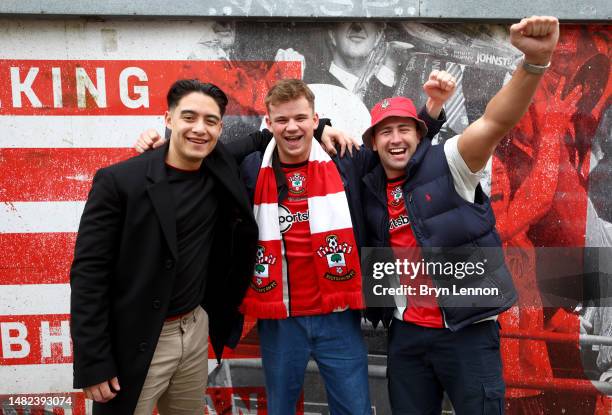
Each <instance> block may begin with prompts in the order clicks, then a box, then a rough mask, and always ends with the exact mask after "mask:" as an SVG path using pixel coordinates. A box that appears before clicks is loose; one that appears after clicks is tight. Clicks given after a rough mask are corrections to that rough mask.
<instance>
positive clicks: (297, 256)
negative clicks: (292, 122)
mask: <svg viewBox="0 0 612 415" xmlns="http://www.w3.org/2000/svg"><path fill="white" fill-rule="evenodd" d="M282 168H283V172H284V173H285V177H286V178H287V187H288V195H287V199H286V200H285V201H283V202H282V203H280V204H279V205H278V219H279V222H280V230H281V236H282V242H283V245H284V248H285V252H286V258H287V273H288V278H287V280H288V282H289V283H288V289H289V291H290V296H289V298H290V299H291V302H290V304H289V313H290V315H291V316H307V315H314V314H321V313H322V311H321V292H320V290H319V283H318V279H317V273H316V270H315V264H314V261H313V260H312V252H313V247H312V242H311V237H310V225H309V222H308V219H309V215H310V213H309V211H308V177H307V171H308V162H307V161H306V162H304V163H299V164H282Z"/></svg>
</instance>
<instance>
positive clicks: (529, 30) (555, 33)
mask: <svg viewBox="0 0 612 415" xmlns="http://www.w3.org/2000/svg"><path fill="white" fill-rule="evenodd" d="M557 40H559V21H558V20H557V18H556V17H552V16H532V17H529V18H526V19H523V20H521V21H520V22H519V23H516V24H513V25H512V26H510V42H511V43H512V45H513V46H514V47H515V48H517V49H518V50H520V51H521V52H523V53H524V54H525V62H527V63H531V64H535V65H546V64H548V63H549V62H550V58H551V57H552V54H553V51H554V50H555V46H556V45H557Z"/></svg>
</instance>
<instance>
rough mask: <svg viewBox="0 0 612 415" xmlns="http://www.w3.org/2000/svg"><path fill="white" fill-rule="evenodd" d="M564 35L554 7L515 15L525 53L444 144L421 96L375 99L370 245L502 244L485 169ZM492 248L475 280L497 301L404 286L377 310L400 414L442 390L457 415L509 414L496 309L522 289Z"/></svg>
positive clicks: (436, 409)
mask: <svg viewBox="0 0 612 415" xmlns="http://www.w3.org/2000/svg"><path fill="white" fill-rule="evenodd" d="M558 37H559V25H558V21H557V19H556V18H554V17H538V16H534V17H531V18H528V19H523V20H521V22H520V23H517V24H515V25H513V26H512V27H511V28H510V40H511V42H512V44H513V45H514V46H515V47H516V48H518V49H519V50H520V51H521V52H523V53H524V55H525V56H524V60H523V61H522V62H521V63H520V64H519V65H518V67H517V69H516V71H515V72H514V74H513V77H512V79H511V80H510V81H509V82H508V83H507V84H506V85H505V86H504V87H503V88H502V89H501V90H500V91H499V92H498V93H497V94H496V95H495V97H493V99H492V100H491V101H490V102H489V104H488V105H487V108H486V110H485V113H484V115H483V116H482V117H481V118H479V119H478V120H476V121H475V122H474V123H473V124H471V125H470V126H468V127H467V128H466V129H465V131H464V132H463V133H462V134H461V135H459V136H456V137H454V138H452V139H450V140H448V141H447V142H446V143H445V144H444V145H440V146H432V145H431V142H430V140H429V139H427V138H426V137H425V135H426V132H427V127H426V126H425V123H424V122H423V121H422V120H420V119H419V117H418V116H417V113H416V110H415V108H414V105H413V104H412V102H411V101H410V100H408V99H406V98H403V97H395V98H389V99H385V100H383V101H381V102H379V103H378V104H376V105H375V106H374V108H373V109H372V111H371V116H372V123H371V126H370V128H368V129H367V130H366V131H365V133H364V134H363V141H364V143H365V145H366V146H367V147H369V148H371V149H372V150H374V151H375V152H377V153H378V156H379V159H380V164H379V165H377V166H376V167H374V168H373V169H371V170H370V172H369V173H368V174H366V175H365V176H364V177H363V188H362V195H361V196H362V201H363V214H364V218H365V222H366V224H367V225H366V226H367V229H366V234H367V237H368V244H367V245H369V246H374V247H391V248H394V252H397V251H396V250H395V248H416V249H413V250H410V253H408V254H407V255H408V257H409V258H408V259H409V260H411V261H415V262H416V261H419V260H420V258H419V256H420V255H421V250H422V253H423V256H424V257H427V254H426V252H430V251H431V250H428V248H439V247H459V246H471V247H476V248H477V249H478V250H482V248H488V247H499V246H501V241H500V238H499V236H498V235H497V232H496V231H495V218H494V216H493V211H492V208H491V204H490V202H489V199H488V198H487V196H486V195H485V194H484V192H483V191H482V189H481V187H480V185H479V181H480V178H481V172H482V171H483V169H484V167H485V165H486V163H487V161H488V160H489V158H490V157H491V156H492V154H493V152H494V150H495V148H496V146H497V145H498V143H499V142H500V141H501V139H502V138H503V137H504V135H505V134H506V133H507V132H508V131H509V130H510V129H511V128H512V127H513V126H514V125H515V124H516V123H517V122H518V120H519V119H520V118H521V117H522V115H523V114H524V113H525V111H526V110H527V107H528V106H529V104H530V102H531V99H532V97H533V95H534V93H535V91H536V88H537V86H538V83H539V81H540V78H541V77H542V74H543V73H544V72H545V70H546V68H547V67H548V66H549V64H550V59H551V56H552V53H553V50H554V48H555V45H556V43H557V39H558ZM453 87H454V85H452V84H451V83H450V81H449V82H448V83H447V84H446V85H443V87H442V88H439V89H438V92H439V97H438V98H439V99H444V98H448V96H447V95H448V93H449V91H452V89H453ZM433 98H435V97H433ZM483 251H484V250H483ZM497 251H498V250H495V251H494V252H497ZM486 252H490V251H486ZM486 255H488V256H486V257H485V258H486V259H485V261H486V260H489V265H488V266H487V274H486V275H487V278H482V279H480V280H478V281H477V282H475V284H480V287H484V286H485V285H486V284H494V285H495V286H496V287H497V288H498V289H499V295H498V296H496V297H495V298H494V299H488V300H487V301H484V300H482V298H483V297H479V298H480V299H481V301H480V302H479V300H478V298H476V297H473V296H472V297H465V298H462V297H458V296H455V297H453V296H452V295H440V296H438V295H424V296H404V297H403V298H400V299H399V301H397V300H396V307H395V308H394V309H391V310H389V309H383V308H373V307H372V308H370V309H369V310H368V318H369V319H370V320H371V321H372V322H373V323H374V324H377V323H378V322H379V321H381V320H382V321H383V324H385V325H386V326H388V325H389V324H390V332H389V350H388V377H389V394H390V399H391V406H392V409H393V413H394V414H436V413H437V414H439V413H440V411H441V401H442V393H443V391H446V392H447V394H448V395H449V397H450V399H451V401H452V403H453V406H454V409H455V411H456V413H457V414H458V415H463V414H465V415H468V414H469V415H472V414H476V413H479V414H480V413H484V414H493V413H494V414H499V413H503V408H504V391H505V385H504V382H503V378H502V369H501V358H500V353H499V326H498V323H497V321H496V315H497V314H499V313H500V312H502V311H504V310H506V309H508V308H509V307H510V306H512V304H513V303H514V302H515V301H516V298H517V295H516V291H515V289H514V286H513V284H512V277H511V276H510V273H509V272H508V270H507V268H506V266H505V264H504V261H503V256H498V257H496V258H495V257H492V255H493V254H490V253H487V254H486ZM498 255H499V253H498ZM396 256H397V255H396ZM500 258H501V260H499V259H500ZM426 259H427V258H426ZM492 259H497V260H498V261H497V262H496V261H492ZM495 262H496V263H495ZM493 263H495V264H493ZM364 273H367V271H366V269H365V268H364ZM453 276H455V277H457V276H456V275H453ZM432 277H433V278H430V277H429V276H426V275H422V274H419V275H418V276H417V277H416V279H415V280H414V281H413V284H416V285H417V286H425V287H432V288H433V287H435V286H440V284H441V283H440V280H439V279H436V277H435V276H432ZM457 278H458V277H457ZM366 279H367V277H366ZM432 280H434V281H432ZM451 280H452V278H451ZM474 281H476V280H474ZM434 282H435V285H434ZM434 292H435V291H434ZM367 296H368V293H367V289H366V297H367ZM475 298H476V300H475ZM391 322H392V323H391Z"/></svg>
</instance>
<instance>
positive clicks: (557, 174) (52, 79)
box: [0, 1, 612, 414]
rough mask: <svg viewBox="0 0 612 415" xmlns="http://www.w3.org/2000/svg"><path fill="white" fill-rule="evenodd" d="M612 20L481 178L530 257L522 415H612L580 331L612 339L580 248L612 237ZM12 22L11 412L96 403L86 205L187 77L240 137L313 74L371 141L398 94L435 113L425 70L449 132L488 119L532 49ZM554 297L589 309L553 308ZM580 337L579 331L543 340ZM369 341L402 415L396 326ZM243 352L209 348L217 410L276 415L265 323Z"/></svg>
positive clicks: (597, 278)
mask: <svg viewBox="0 0 612 415" xmlns="http://www.w3.org/2000/svg"><path fill="white" fill-rule="evenodd" d="M238 3H240V4H242V3H245V4H243V6H244V7H246V6H247V5H246V3H249V5H250V4H251V2H236V7H238V6H240V4H238ZM256 3H257V4H260V5H261V6H262V7H264V6H265V5H266V4H267V3H266V2H263V1H259V2H256ZM278 3H279V2H275V3H274V4H278ZM315 3H316V2H314V3H312V5H313V6H312V7H318V6H317V4H318V3H317V4H315ZM320 3H321V5H320V6H321V7H322V3H326V2H320ZM340 3H341V2H339V3H338V4H340ZM373 3H375V2H373ZM304 4H305V3H304ZM309 4H310V3H309ZM249 7H250V6H249ZM309 7H310V6H309ZM610 29H611V27H610V26H609V25H608V26H605V25H580V26H563V27H562V37H561V40H560V43H559V46H558V50H557V52H556V54H555V56H554V59H553V65H552V67H551V69H550V70H549V71H548V72H547V73H546V74H545V75H544V78H543V80H542V84H541V88H540V90H539V91H538V93H537V94H536V97H535V99H534V103H533V104H532V106H531V107H530V109H529V111H528V113H527V114H526V115H525V117H524V118H523V119H522V120H521V122H520V123H519V125H518V126H517V127H516V128H515V129H514V130H513V131H512V132H511V133H510V134H509V135H508V136H507V137H506V138H505V139H504V141H503V142H502V144H501V145H500V146H499V147H498V151H497V153H496V154H495V156H494V157H493V160H492V163H491V167H490V168H489V175H488V177H487V179H486V180H484V181H483V183H482V185H483V187H484V188H485V189H487V191H488V192H489V193H490V195H491V199H492V202H493V208H494V210H495V213H496V216H497V227H498V230H499V232H500V235H501V237H502V240H503V242H504V245H505V246H507V247H513V248H514V247H516V248H524V249H523V250H517V251H511V252H517V254H515V255H509V256H508V258H507V260H508V264H509V267H510V269H511V272H512V275H513V277H514V278H515V282H516V285H517V287H518V289H519V291H520V293H521V300H520V302H519V304H518V305H517V306H516V307H514V308H512V309H511V310H509V311H508V312H506V313H505V314H504V315H502V316H501V317H500V322H501V324H502V326H503V330H502V335H504V332H505V331H507V332H508V333H519V334H520V333H523V335H524V336H523V338H521V339H519V338H517V337H516V336H515V337H504V338H503V339H502V354H503V360H504V371H505V372H504V373H505V378H506V381H507V384H508V390H507V394H506V397H507V410H508V412H507V413H509V414H512V413H529V414H532V413H533V414H538V413H547V414H548V413H550V414H556V413H569V414H608V413H610V411H611V410H612V402H611V400H610V397H609V396H608V397H606V396H605V393H602V392H601V391H599V390H598V389H597V388H596V386H599V387H601V385H605V383H606V382H607V384H610V385H612V347H610V346H600V345H587V344H580V343H579V339H578V334H579V333H580V332H581V331H582V332H584V333H588V334H594V335H601V336H608V337H611V336H612V311H611V310H612V302H611V300H610V299H611V298H612V286H610V285H609V283H608V277H609V274H611V273H612V272H610V271H608V273H607V277H606V275H603V276H602V275H601V273H597V272H590V273H589V270H590V269H591V268H593V267H594V264H595V263H596V264H597V266H598V267H600V269H601V264H602V263H603V264H604V267H607V268H606V269H607V270H610V268H612V266H610V264H609V263H606V260H607V261H612V260H611V259H609V258H610V256H607V257H606V255H605V251H597V250H587V249H584V250H583V248H585V247H587V248H588V247H608V248H609V247H612V197H610V195H609V191H608V189H609V188H610V187H611V185H612V164H611V163H612V136H611V131H612V128H611V127H612V125H611V124H612V114H611V112H612V110H611V109H610V107H611V106H610V103H611V96H612V80H611V79H610V57H611V55H612V46H611V45H612V43H611V39H610V37H611V36H612V33H611V30H610ZM0 32H1V33H3V35H2V37H1V38H0V129H1V131H2V134H1V135H0V243H1V246H2V247H3V249H2V250H1V251H0V413H22V412H19V411H23V410H24V409H28V408H31V407H32V405H33V404H35V403H37V404H38V407H41V406H43V407H45V408H47V409H49V410H55V412H54V413H75V414H78V413H81V414H82V413H85V412H86V403H85V400H84V399H83V396H82V394H80V393H79V392H78V391H74V390H72V388H71V384H72V368H71V361H72V359H71V356H72V351H71V343H70V333H69V286H68V282H69V279H68V270H69V267H70V263H71V259H72V250H73V246H74V240H75V236H76V230H77V227H78V222H79V218H80V214H81V211H82V208H83V204H84V201H85V199H86V197H87V192H88V190H89V187H90V182H91V179H92V177H93V174H94V172H95V171H96V170H97V169H98V168H100V167H102V166H104V165H108V164H111V163H114V162H116V161H119V160H122V159H125V158H128V157H131V156H133V155H134V154H135V153H134V152H133V150H131V146H132V144H133V143H134V141H135V140H136V138H137V136H138V134H139V133H140V132H141V131H143V130H145V129H147V128H157V129H158V130H160V131H161V130H162V129H163V125H162V117H161V115H162V114H163V111H164V110H165V93H166V91H167V89H168V87H169V85H170V84H171V83H172V82H173V81H174V80H176V79H177V78H179V77H198V78H200V79H206V80H210V81H212V82H214V83H216V84H218V85H219V86H220V87H221V88H223V89H224V90H225V91H226V92H227V93H228V95H229V97H230V106H229V107H228V112H227V115H226V118H225V128H224V133H223V139H224V140H226V141H231V140H235V139H238V138H239V137H241V136H242V135H244V134H245V133H248V132H250V131H251V130H253V129H258V128H259V127H260V125H261V121H262V118H261V116H262V114H263V113H264V111H265V107H264V105H263V97H264V96H265V93H266V91H267V89H268V87H269V86H270V85H272V84H273V83H274V82H275V81H276V80H277V79H281V78H285V77H303V79H304V80H306V81H307V82H308V83H309V84H310V85H312V89H313V90H314V91H315V94H316V96H317V98H316V109H317V111H318V112H319V113H320V114H321V115H323V116H327V117H330V118H331V119H332V121H333V122H334V125H335V126H336V127H339V128H342V129H345V130H347V131H349V132H350V133H351V134H352V135H354V136H356V137H359V136H360V135H361V131H363V130H364V129H365V128H366V127H367V126H368V125H369V111H368V109H369V107H371V106H372V105H373V104H374V103H375V102H377V101H379V100H380V99H382V98H384V97H387V96H392V95H398V94H399V95H404V96H408V97H411V98H413V99H414V100H415V102H416V103H417V105H422V104H423V103H424V101H425V97H424V94H423V92H422V89H421V86H422V84H423V83H424V81H425V80H426V78H427V76H428V74H429V73H430V71H431V70H433V69H444V70H447V71H449V72H451V73H453V74H454V75H455V76H456V78H457V79H458V80H459V88H458V90H457V93H456V94H455V96H454V97H453V98H451V99H450V100H449V102H448V103H447V105H446V113H447V119H448V121H447V123H446V125H445V127H444V128H443V130H442V131H441V132H440V134H439V135H438V136H437V138H436V142H438V143H441V142H443V141H444V140H446V139H448V138H450V137H452V136H454V135H456V134H458V133H461V132H462V131H463V129H465V127H466V126H467V125H468V124H469V123H470V122H473V121H474V120H475V119H476V118H477V117H479V116H480V115H481V114H482V112H483V111H484V108H485V106H486V103H487V102H488V100H489V99H490V98H491V97H492V96H493V94H494V93H495V92H496V91H497V90H498V89H499V88H500V87H501V86H502V85H503V84H504V82H505V80H507V79H508V76H509V74H510V73H511V71H512V70H513V68H514V67H515V65H516V64H517V62H518V60H519V59H520V56H518V55H517V52H516V50H514V49H513V48H512V47H511V46H510V44H509V42H508V40H507V29H506V28H505V27H504V26H498V25H483V24H476V23H474V24H420V23H413V22H410V23H408V22H386V23H385V22H339V23H335V22H329V23H316V22H310V23H272V22H268V23H261V22H258V23H250V22H234V21H222V22H221V21H219V22H215V21H199V22H197V21H189V22H166V21H138V22H130V21H111V22H85V21H81V20H67V21H61V20H54V21H30V20H24V21H7V20H4V21H0ZM541 247H565V248H575V249H574V251H576V252H578V254H576V255H574V256H571V257H568V258H560V259H559V261H560V262H563V261H565V262H564V263H567V266H568V267H570V268H572V267H573V268H576V269H577V271H576V273H574V274H572V273H568V275H575V276H574V277H569V278H567V279H564V280H563V283H560V282H559V281H560V280H558V279H557V280H555V281H554V283H551V282H550V281H547V280H542V279H541V277H539V275H540V274H539V272H538V270H539V267H541V258H539V257H538V255H537V254H538V252H540V251H535V250H534V249H533V248H541ZM572 252H573V251H572ZM598 252H599V255H597V253H598ZM587 274H588V278H587ZM576 290H578V291H580V293H581V294H580V295H579V296H577V295H575V291H576ZM551 295H563V296H564V298H569V299H572V298H576V301H574V302H573V303H572V301H567V303H568V304H567V306H564V307H558V306H556V307H552V306H550V301H549V298H550V296H551ZM563 333H565V334H566V336H564V337H563V336H562V337H563V338H564V339H565V340H564V341H562V342H560V341H554V342H553V341H550V339H549V341H547V340H546V336H547V335H548V337H549V338H552V337H553V335H558V336H559V335H561V334H563ZM364 335H365V337H366V339H367V342H368V345H369V353H370V356H371V361H370V363H371V366H370V373H371V395H372V404H373V406H374V408H375V410H376V413H377V414H387V413H390V410H389V406H388V402H387V397H386V379H385V378H384V368H385V333H384V331H382V330H373V329H371V328H368V327H367V326H364ZM519 337H520V336H519ZM557 338H559V337H557ZM227 356H228V359H226V360H225V364H223V365H221V366H217V365H216V362H215V361H214V360H212V356H210V357H211V360H210V362H209V371H210V372H211V373H210V376H209V385H210V387H209V388H208V390H207V392H206V395H205V399H206V402H207V404H208V410H207V411H208V413H211V414H213V413H236V414H238V413H243V414H247V413H249V414H257V413H262V414H263V413H265V391H264V389H263V384H264V383H263V374H262V371H261V363H260V360H259V358H258V356H259V352H258V345H257V335H256V330H255V329H254V322H253V321H247V324H246V328H245V332H244V333H243V339H242V342H241V345H240V346H239V347H238V348H237V349H236V350H235V351H232V352H228V354H227ZM591 381H594V382H602V383H591ZM320 383H321V382H320V381H319V380H318V374H317V373H316V366H314V365H313V367H312V368H309V374H308V376H307V378H306V382H305V388H304V395H303V399H302V400H301V402H300V406H301V411H302V412H305V413H327V409H326V405H325V402H326V399H325V391H324V389H323V388H322V387H321V385H320ZM606 390H607V391H610V389H609V388H608V389H606ZM604 392H605V390H604ZM608 393H609V392H608ZM42 398H45V399H44V402H42V400H43V399H42ZM54 398H55V399H54ZM36 399H37V400H36ZM60 401H61V402H60ZM53 408H55V409H53Z"/></svg>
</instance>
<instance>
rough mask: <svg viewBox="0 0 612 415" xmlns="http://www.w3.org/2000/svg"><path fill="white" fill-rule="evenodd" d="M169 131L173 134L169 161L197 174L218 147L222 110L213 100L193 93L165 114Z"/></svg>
mask: <svg viewBox="0 0 612 415" xmlns="http://www.w3.org/2000/svg"><path fill="white" fill-rule="evenodd" d="M165 121H166V127H168V128H169V129H170V130H172V136H171V137H170V148H169V149H168V155H167V157H166V161H167V162H168V164H170V165H171V166H173V167H177V168H179V169H184V170H196V169H198V168H199V167H200V166H201V165H202V160H204V158H205V157H206V156H208V155H209V154H210V153H211V152H212V151H213V149H214V148H215V146H216V145H217V141H218V139H219V136H220V135H221V130H222V128H223V121H221V110H220V109H219V105H218V104H217V103H216V102H215V100H214V99H213V98H211V97H210V96H208V95H206V94H203V93H201V92H191V93H189V94H187V95H185V96H184V97H182V98H181V99H180V100H179V101H178V103H177V105H176V106H175V107H174V108H172V109H170V111H167V112H166V115H165Z"/></svg>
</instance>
